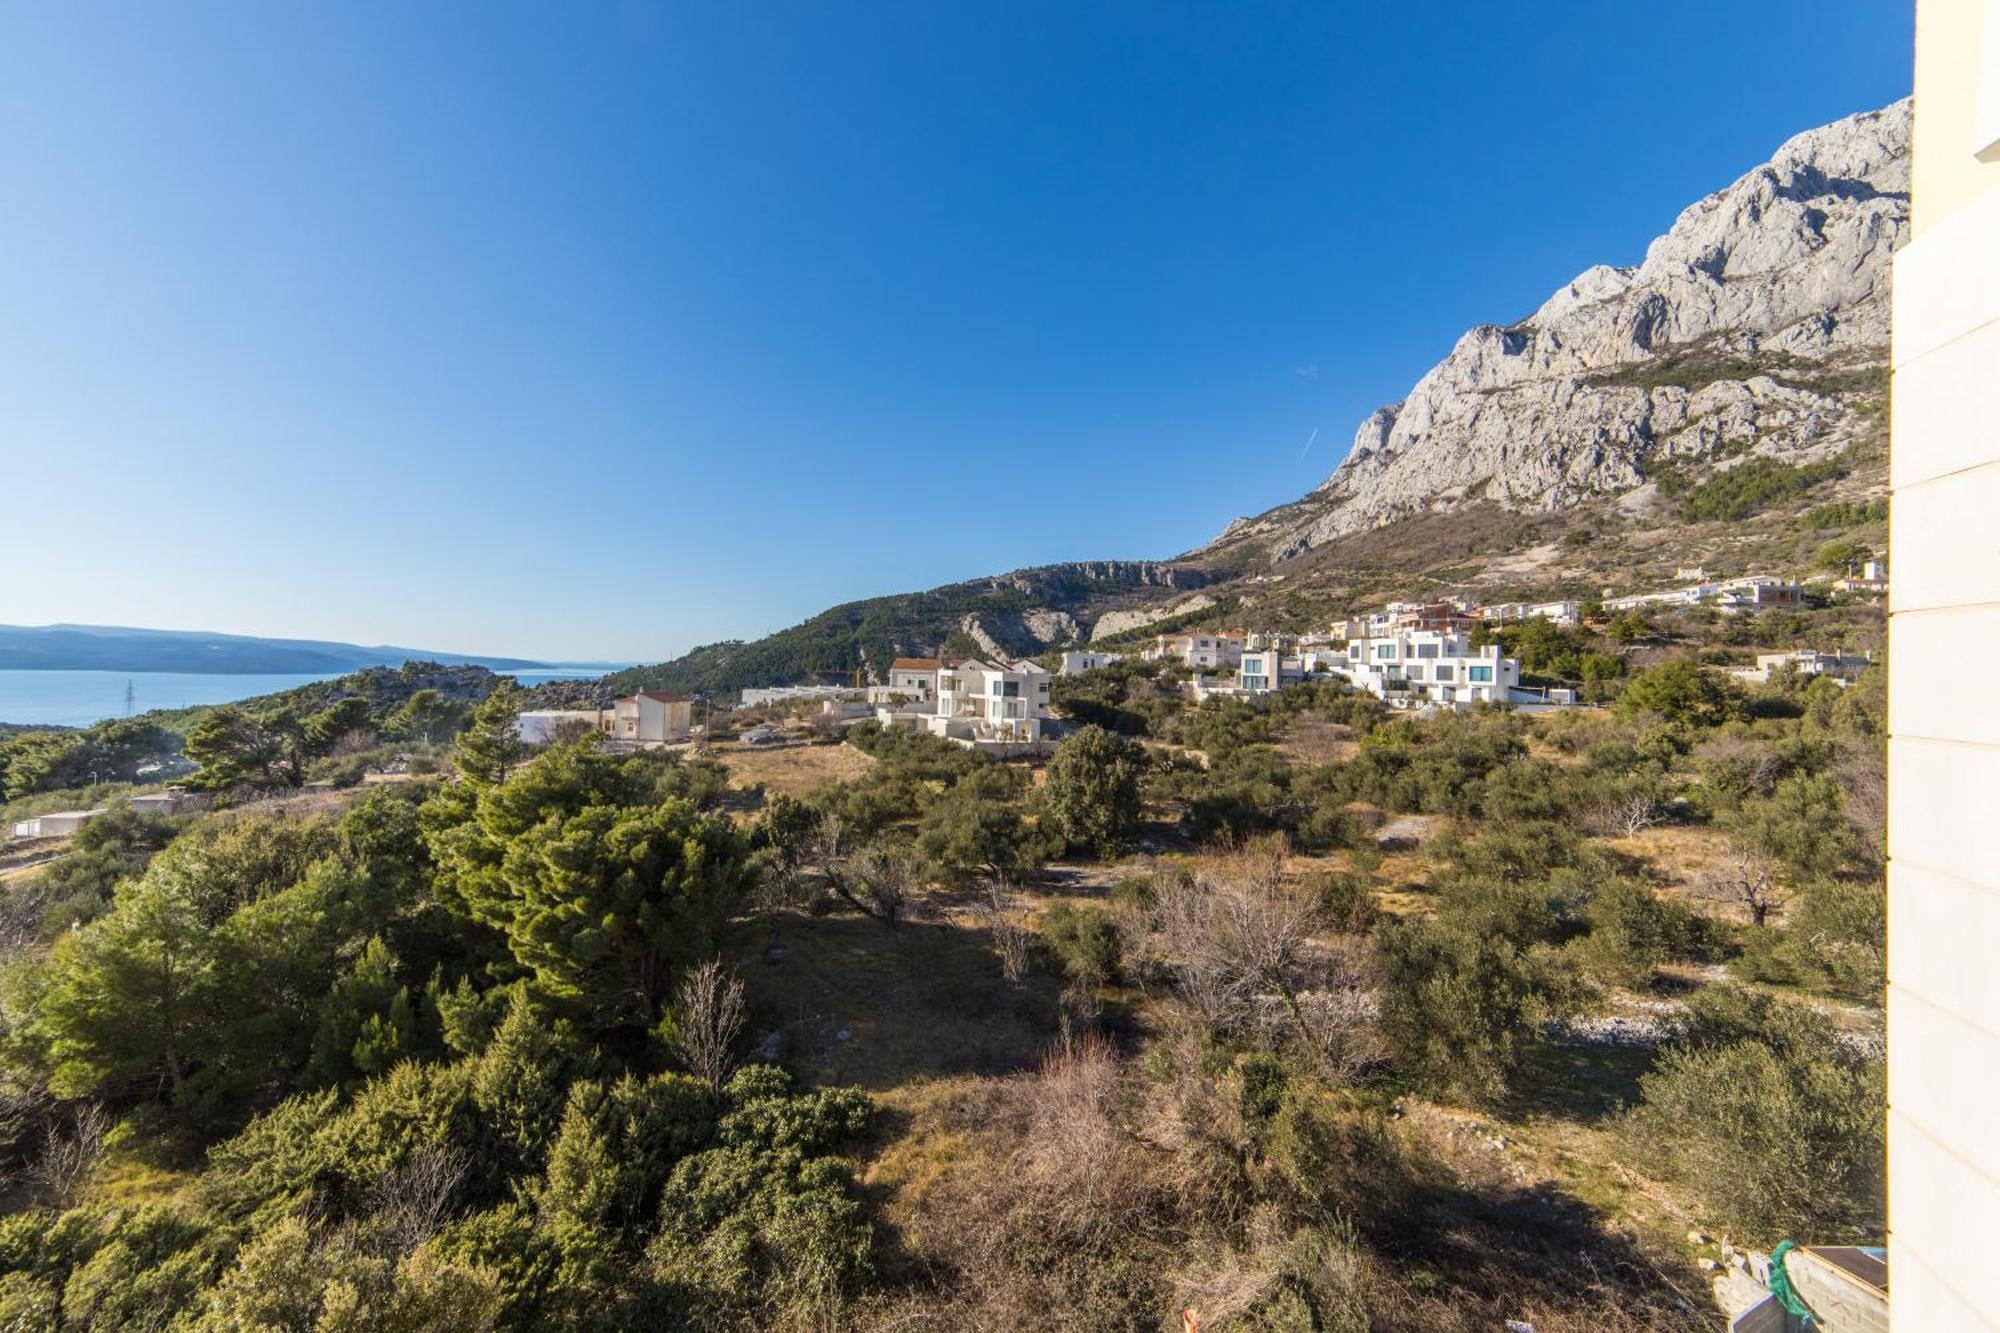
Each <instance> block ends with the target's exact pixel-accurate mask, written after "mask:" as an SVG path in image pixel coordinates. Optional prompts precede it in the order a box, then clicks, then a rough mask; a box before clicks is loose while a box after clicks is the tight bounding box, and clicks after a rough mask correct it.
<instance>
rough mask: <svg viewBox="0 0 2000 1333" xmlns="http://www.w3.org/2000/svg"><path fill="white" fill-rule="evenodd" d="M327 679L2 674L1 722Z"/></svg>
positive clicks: (550, 670) (199, 700)
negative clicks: (129, 701)
mask: <svg viewBox="0 0 2000 1333" xmlns="http://www.w3.org/2000/svg"><path fill="white" fill-rule="evenodd" d="M617 669H618V667H617V665H615V664H614V665H604V664H590V665H581V666H565V665H561V664H556V665H551V666H548V667H544V668H541V669H539V670H535V671H515V672H512V673H510V674H512V675H513V676H514V677H515V678H516V679H517V680H519V681H520V682H521V684H522V685H524V686H527V685H539V684H541V683H542V682H543V681H545V680H590V679H593V678H595V677H597V676H601V675H603V674H605V673H606V672H607V671H615V670H617ZM339 674H341V673H339V672H328V673H325V674H322V675H311V676H300V675H270V676H255V675H252V676H237V675H222V676H211V675H200V674H194V673H187V672H177V671H140V672H124V671H0V722H42V723H54V724H57V725H60V726H66V727H82V726H88V725H89V724H90V723H92V722H96V721H98V720H100V719H102V718H107V717H122V716H123V715H124V713H125V686H126V683H127V682H128V681H129V682H130V683H131V686H132V711H133V712H135V713H143V712H145V711H146V710H147V709H150V708H187V707H190V706H192V705H194V704H226V703H229V702H231V701H232V700H236V699H248V698H252V697H253V696H255V695H259V694H272V693H275V692H276V691H278V690H289V689H294V688H296V687H298V686H300V685H305V684H309V683H310V682H312V681H315V680H330V679H332V677H334V676H336V675H339Z"/></svg>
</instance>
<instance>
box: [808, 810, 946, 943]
mask: <svg viewBox="0 0 2000 1333" xmlns="http://www.w3.org/2000/svg"><path fill="white" fill-rule="evenodd" d="M808 856H809V858H810V860H811V862H812V864H813V865H814V866H816V867H817V868H818V870H819V872H820V876H821V878H823V879H824V880H825V881H826V885H827V887H828V888H830V889H832V890H833V892H834V894H835V895H836V896H838V897H839V898H840V899H841V901H843V902H845V903H846V904H847V905H848V906H850V907H852V908H854V909H855V910H856V911H858V912H861V913H862V914H863V915H865V916H872V917H874V918H875V919H876V920H877V921H880V922H881V923H882V924H883V925H885V926H889V927H891V928H892V929H893V928H894V927H895V926H896V925H898V924H899V923H900V922H902V921H903V920H904V919H905V918H906V917H907V916H908V915H909V914H910V908H911V905H912V903H913V901H914V899H915V897H916V891H917V888H918V886H919V885H920V884H921V882H922V880H921V877H920V876H919V875H918V873H917V867H916V864H915V862H914V861H913V860H912V859H911V857H910V855H909V854H908V853H907V852H905V851H902V850H901V849H899V848H891V847H885V846H882V845H880V844H870V845H869V846H866V847H862V848H859V849H855V848H851V847H850V846H849V845H848V841H847V837H846V830H845V828H843V826H842V824H841V821H840V818H839V817H838V816H836V815H828V816H827V817H826V818H825V819H822V820H821V821H820V824H819V828H818V829H817V830H815V831H814V833H813V836H812V841H811V844H810V846H809V848H808Z"/></svg>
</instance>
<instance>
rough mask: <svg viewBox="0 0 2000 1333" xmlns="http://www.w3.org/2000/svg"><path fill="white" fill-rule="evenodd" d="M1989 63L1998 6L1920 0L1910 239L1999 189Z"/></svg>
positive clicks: (1996, 109) (1989, 1)
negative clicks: (1911, 233)
mask: <svg viewBox="0 0 2000 1333" xmlns="http://www.w3.org/2000/svg"><path fill="white" fill-rule="evenodd" d="M1989 44H1990V45H1989ZM1996 64H2000V3H1996V2H1995V0H1919V3H1918V5H1917V72H1916V89H1917V101H1916V123H1915V126H1914V129H1913V132H1912V133H1913V137H1912V149H1913V154H1914V159H1915V160H1914V162H1913V164H1912V169H1911V182H1910V190H1911V204H1912V209H1911V219H1910V225H1911V230H1912V231H1913V233H1914V234H1915V235H1918V236H1921V235H1923V233H1924V232H1925V231H1926V230H1927V229H1928V228H1930V227H1932V226H1935V225H1937V224H1939V223H1941V222H1943V221H1944V220H1945V219H1946V218H1948V217H1950V216H1951V215H1952V214H1953V213H1956V212H1957V211H1958V210H1959V209H1961V208H1964V207H1966V206H1967V205H1969V204H1971V203H1972V202H1973V201H1974V200H1976V199H1978V198H1979V197H1980V196H1981V195H1983V194H1985V193H1987V192H1988V191H1990V190H1992V189H1993V188H1994V187H1995V185H1996V183H2000V148H1996V147H1995V144H1996V141H2000V125H1996V113H2000V89H1994V88H1993V87H1992V86H1991V85H1992V82H1993V79H1994V74H1995V67H1996ZM1982 94H1983V96H1984V99H1985V100H1984V101H1983V102H1982V100H1981V99H1982ZM1981 154H1984V156H1985V159H1986V160H1982V159H1981Z"/></svg>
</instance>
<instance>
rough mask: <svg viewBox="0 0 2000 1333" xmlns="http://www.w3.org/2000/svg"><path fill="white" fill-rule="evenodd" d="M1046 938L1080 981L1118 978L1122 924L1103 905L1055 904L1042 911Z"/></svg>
mask: <svg viewBox="0 0 2000 1333" xmlns="http://www.w3.org/2000/svg"><path fill="white" fill-rule="evenodd" d="M1042 939H1043V941H1044V942H1045V943H1046V944H1047V945H1048V946H1049V952H1051V953H1053V954H1054V955H1055V956H1056V961H1058V962H1059V963H1061V964H1062V968H1063V971H1064V972H1065V973H1067V974H1068V975H1069V977H1070V979H1071V980H1072V981H1074V982H1076V983H1077V984H1078V985H1080V986H1101V985H1104V984H1105V983H1106V982H1109V981H1113V980H1116V979H1117V976H1118V969H1119V966H1120V963H1121V961H1122V951H1121V950H1120V947H1119V942H1118V926H1117V924H1116V923H1115V922H1114V921H1112V919H1111V917H1110V916H1109V914H1107V913H1106V912H1104V911H1103V910H1102V909H1100V908H1096V907H1072V906H1071V905H1070V904H1068V903H1055V904H1052V905H1051V906H1050V907H1049V909H1048V910H1047V911H1046V912H1044V913H1042Z"/></svg>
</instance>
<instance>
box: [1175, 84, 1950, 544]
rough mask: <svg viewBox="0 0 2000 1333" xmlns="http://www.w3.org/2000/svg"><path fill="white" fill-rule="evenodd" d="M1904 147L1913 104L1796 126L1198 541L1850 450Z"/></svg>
mask: <svg viewBox="0 0 2000 1333" xmlns="http://www.w3.org/2000/svg"><path fill="white" fill-rule="evenodd" d="M1909 154H1910V103H1909V101H1908V99H1905V100H1903V101H1901V102H1898V103H1896V104H1894V105H1892V106H1889V107H1886V108H1884V109H1883V110H1880V111H1871V112H1866V113H1863V114H1860V115H1855V116H1850V117H1848V118H1847V119H1845V120H1841V121H1837V122H1835V123H1834V124H1831V125H1827V126H1824V127H1822V128H1820V129H1816V130H1810V131H1807V132H1806V133H1804V134H1801V135H1798V136H1797V137H1795V138H1793V139H1791V140H1790V141H1788V142H1787V143H1785V144H1784V145H1783V146H1782V147H1780V148H1779V149H1778V151H1777V153H1776V154H1774V155H1773V156H1772V158H1771V160H1770V161H1769V162H1766V163H1765V164H1764V165H1762V166H1760V167H1758V168H1756V169H1755V170H1753V171H1750V172H1748V173H1747V174H1745V175H1744V176H1743V177H1742V178H1741V179H1739V180H1737V181H1736V182H1735V183H1733V184H1731V185H1730V186H1728V187H1727V188H1726V189H1723V190H1720V191H1717V192H1716V193H1715V194H1712V195H1709V196H1708V197H1707V198H1705V199H1702V200H1700V201H1699V202H1697V203H1695V204H1693V205H1691V206H1689V207H1688V208H1687V209H1686V210H1685V211H1684V212H1682V214H1681V215H1680V217H1679V218H1677V219H1676V220H1675V222H1674V224H1673V226H1672V227H1670V228H1669V229H1668V230H1667V232H1666V234H1665V235H1663V236H1661V237H1659V238H1658V239H1657V240H1655V241H1654V242H1653V243H1652V244H1651V245H1650V246H1649V247H1648V248H1647V250H1646V256H1645V259H1644V260H1643V261H1642V262H1641V263H1640V264H1638V265H1637V266H1635V267H1630V268H1613V267H1610V266H1607V265H1598V266H1596V267H1593V268H1590V269H1587V270H1585V271H1584V272H1583V273H1581V274H1579V275H1577V277H1576V278H1575V279H1573V280H1572V281H1570V282H1569V283H1567V284H1565V285H1564V286H1563V287H1561V288H1560V289H1559V290H1557V291H1556V292H1555V293H1554V294H1552V295H1551V296H1550V297H1549V298H1548V300H1547V301H1545V302H1543V303H1542V305H1541V307H1540V308H1539V309H1537V310H1536V311H1535V312H1534V313H1533V314H1531V315H1529V316H1528V317H1527V318H1525V319H1521V320H1518V321H1516V322H1514V323H1512V324H1508V325H1497V324H1486V325H1481V326H1479V327H1478V328H1475V329H1472V330H1471V331H1469V332H1467V333H1466V334H1465V335H1464V336H1462V337H1461V338H1460V339H1459V340H1458V343H1457V345H1456V346H1455V347H1454V348H1453V349H1452V351H1451V354H1450V355H1449V356H1447V357H1446V358H1445V359H1444V360H1443V361H1441V362H1439V363H1438V364H1437V365H1436V366H1435V367H1433V368H1432V369H1431V370H1430V372H1429V373H1428V374H1426V375H1425V376H1424V377H1423V378H1422V379H1420V380H1418V381H1417V383H1416V385H1415V386H1414V387H1413V388H1412V389H1411V390H1410V392H1409V394H1408V395H1407V396H1406V397H1405V398H1404V399H1403V401H1401V402H1399V403H1394V404H1391V405H1389V406H1387V407H1382V408H1378V409H1377V410H1376V411H1374V412H1373V413H1371V414H1369V416H1368V418H1367V419H1366V420H1364V421H1363V422H1362V423H1361V427H1360V429H1359V430H1358V431H1357V432H1356V433H1355V438H1354V446H1353V449H1352V451H1351V452H1350V453H1349V455H1348V456H1347V458H1346V460H1345V461H1344V462H1342V464H1341V465H1340V467H1339V468H1338V469H1337V470H1336V471H1335V472H1334V473H1333V475H1332V476H1330V477H1328V478H1327V480H1326V481H1325V482H1324V483H1322V484H1321V485H1320V486H1319V487H1318V488H1317V489H1316V490H1314V491H1313V492H1312V493H1311V494H1309V495H1307V496H1306V497H1304V498H1303V499H1301V500H1299V501H1296V502H1294V503H1292V504H1288V505H1284V506H1281V507H1279V508H1277V509H1274V510H1271V511H1270V512H1268V513H1265V514H1263V515H1260V516H1258V517H1256V518H1248V519H1238V520H1236V521H1235V522H1234V523H1232V524H1230V526H1229V527H1228V528H1227V529H1226V530H1225V531H1224V532H1223V534H1222V535H1221V536H1220V537H1219V538H1217V539H1216V540H1215V541H1214V542H1212V543H1210V545H1209V546H1208V547H1205V548H1203V549H1202V551H1201V552H1198V553H1197V554H1205V555H1215V554H1222V553H1228V554H1232V555H1234V556H1236V557H1237V558H1238V559H1239V560H1242V559H1243V558H1244V557H1246V556H1250V555H1255V556H1257V557H1261V558H1262V559H1264V560H1268V561H1271V562H1281V561H1284V560H1287V559H1289V558H1291V557H1293V556H1296V555H1298V554H1300V553H1301V552H1303V551H1305V550H1307V549H1309V548H1312V547H1314V546H1317V545H1320V544H1321V543H1324V542H1326V541H1328V540H1330V539H1332V538H1336V537H1339V536H1341V535H1343V534H1348V533H1353V532H1358V531H1362V530H1364V529H1367V528H1371V527H1377V526H1380V525H1383V524H1386V523H1390V522H1392V521H1395V520H1397V519H1401V518H1406V517H1409V516H1411V515H1416V514H1422V513H1434V512H1439V511H1450V510H1453V509H1455V508H1458V507H1460V506H1462V505H1465V504H1468V503H1471V502H1475V501H1479V500H1485V501H1491V502H1495V503H1497V504H1499V505H1501V506H1504V507H1507V508H1510V509H1516V510H1538V509H1539V510H1546V509H1555V508H1561V507H1564V506H1568V505H1572V504H1575V503H1577V502H1579V501H1581V500H1584V499H1587V498H1590V497H1594V496H1601V495H1608V494H1617V493H1621V492H1630V491H1633V490H1634V489H1635V488H1640V487H1642V486H1643V485H1644V484H1645V483H1646V482H1647V481H1648V479H1649V478H1650V477H1652V476H1654V474H1656V473H1657V472H1658V471H1660V470H1661V469H1662V468H1663V467H1675V466H1688V467H1696V468H1700V467H1704V466H1710V465H1713V466H1722V467H1728V466H1733V465H1736V464H1737V463H1740V461H1741V460H1742V459H1744V458H1746V457H1751V456H1757V455H1764V456H1770V457H1775V458H1780V459H1783V460H1785V461H1787V462H1804V461H1809V460H1813V459H1818V458H1824V457H1829V456H1832V455H1836V454H1839V453H1840V452H1841V451H1843V450H1844V449H1846V448H1847V447H1848V446H1849V445H1850V444H1853V443H1855V442H1856V441H1857V440H1861V439H1865V438H1867V437H1868V436H1869V435H1870V434H1872V433H1875V432H1878V431H1879V430H1880V421H1879V419H1878V417H1879V412H1878V409H1879V405H1880V399H1881V396H1882V389H1883V384H1884V380H1885V375H1886V366H1887V359H1888V350H1889V260H1890V255H1891V254H1892V252H1893V251H1894V250H1895V249H1896V248H1897V246H1898V245H1899V244H1901V242H1902V240H1903V239H1904V236H1905V234H1906V232H1907V230H1908V227H1909V214H1910V198H1909V184H1910V156H1909ZM1638 498H1639V500H1640V501H1641V502H1643V500H1644V498H1645V497H1643V496H1641V497H1638Z"/></svg>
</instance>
